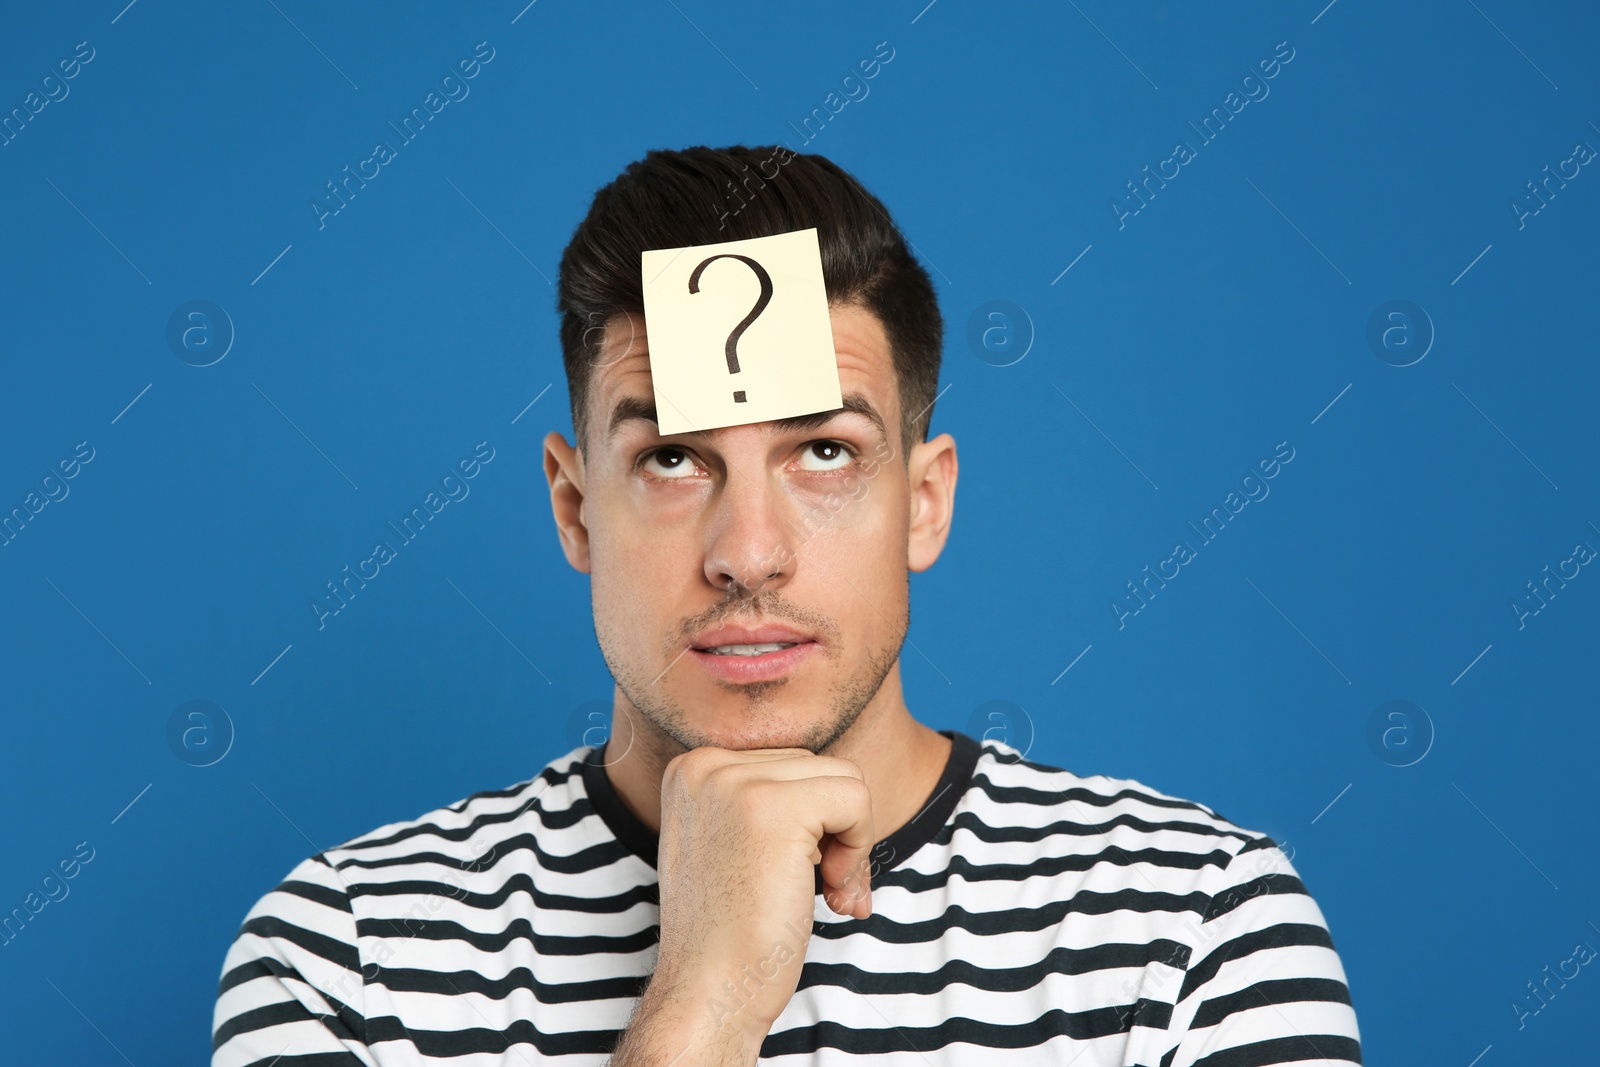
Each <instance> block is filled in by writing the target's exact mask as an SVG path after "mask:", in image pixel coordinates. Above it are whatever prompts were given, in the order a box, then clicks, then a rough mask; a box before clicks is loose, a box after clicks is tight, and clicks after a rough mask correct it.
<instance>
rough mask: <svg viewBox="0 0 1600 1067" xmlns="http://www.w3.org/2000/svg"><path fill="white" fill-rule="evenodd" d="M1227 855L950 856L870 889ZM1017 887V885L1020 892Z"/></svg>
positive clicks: (1220, 861)
mask: <svg viewBox="0 0 1600 1067" xmlns="http://www.w3.org/2000/svg"><path fill="white" fill-rule="evenodd" d="M1227 862H1228V854H1227V853H1226V852H1223V851H1220V850H1218V851H1215V852H1204V853H1201V852H1172V851H1169V850H1166V849H1159V848H1141V849H1127V848H1120V847H1118V846H1116V845H1111V846H1109V847H1107V848H1105V849H1103V850H1102V851H1100V852H1088V853H1077V854H1069V855H1065V856H1044V857H1041V858H1039V859H1036V860H1034V861H1032V862H1030V863H973V862H971V861H969V860H968V859H967V858H966V857H964V856H961V855H954V856H953V857H952V858H951V860H950V862H949V863H948V864H947V865H945V866H944V867H942V868H941V869H939V870H937V871H934V872H933V873H931V874H930V873H925V872H922V871H917V870H912V869H909V868H901V869H899V870H892V871H888V872H880V873H879V874H877V875H874V876H873V880H872V884H873V886H875V887H876V886H895V887H897V888H900V889H905V890H907V891H909V892H913V893H924V892H929V891H931V890H936V889H943V888H945V887H946V886H947V885H948V884H949V883H950V879H951V878H952V877H955V876H959V877H960V878H961V879H963V880H964V881H968V882H991V881H1000V882H1012V883H1017V882H1020V881H1022V880H1023V879H1028V878H1050V877H1056V876H1059V875H1062V874H1066V873H1069V872H1071V873H1082V872H1086V871H1091V870H1093V869H1094V868H1096V867H1098V866H1100V865H1101V864H1107V865H1110V866H1114V867H1131V866H1133V865H1134V864H1136V863H1142V864H1145V865H1148V866H1151V867H1160V868H1162V869H1165V870H1187V871H1193V870H1200V869H1202V868H1205V867H1218V868H1221V867H1225V866H1226V865H1227ZM1021 888H1022V887H1021V886H1017V889H1018V890H1019V891H1020V890H1021Z"/></svg>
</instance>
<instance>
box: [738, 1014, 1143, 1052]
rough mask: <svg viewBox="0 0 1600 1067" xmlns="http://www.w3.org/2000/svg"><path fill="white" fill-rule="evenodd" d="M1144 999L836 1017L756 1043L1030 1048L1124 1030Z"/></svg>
mask: <svg viewBox="0 0 1600 1067" xmlns="http://www.w3.org/2000/svg"><path fill="white" fill-rule="evenodd" d="M1143 1009H1144V1002H1136V1003H1135V1004H1132V1005H1126V1006H1116V1007H1106V1008H1090V1009H1088V1010H1086V1011H1078V1012H1068V1011H1063V1010H1061V1009H1059V1008H1055V1009H1052V1010H1050V1011H1047V1012H1045V1013H1044V1014H1043V1015H1041V1016H1040V1017H1039V1018H1037V1019H1035V1020H1033V1021H1032V1022H1027V1023H1016V1024H1006V1023H989V1022H981V1021H978V1020H974V1019H968V1018H965V1017H964V1016H955V1017H953V1018H950V1019H946V1020H945V1021H944V1022H941V1023H939V1024H937V1025H935V1026H898V1025H888V1026H884V1027H882V1028H874V1029H856V1028H853V1027H848V1026H844V1025H842V1024H840V1023H835V1022H827V1021H824V1022H819V1023H813V1024H812V1025H810V1026H800V1027H795V1028H793V1029H790V1030H783V1031H780V1032H778V1033H774V1034H768V1035H767V1039H766V1040H765V1041H763V1042H762V1043H761V1053H760V1054H761V1055H762V1056H793V1055H797V1054H805V1053H815V1052H817V1051H818V1050H820V1049H824V1048H834V1049H840V1050H841V1051H844V1052H846V1053H850V1054H854V1055H882V1054H885V1053H890V1052H918V1053H922V1054H926V1053H929V1052H932V1051H934V1050H936V1049H941V1048H944V1047H945V1046H946V1045H950V1044H953V1043H955V1042H958V1041H960V1042H966V1043H967V1044H971V1045H977V1046H979V1047H980V1048H992V1049H1024V1048H1033V1047H1035V1046H1037V1045H1041V1044H1043V1043H1044V1042H1046V1041H1048V1040H1050V1039H1051V1038H1054V1037H1061V1036H1066V1037H1070V1038H1071V1039H1072V1040H1074V1041H1092V1040H1094V1039H1095V1038H1098V1037H1106V1036H1109V1035H1111V1034H1121V1033H1127V1032H1128V1031H1129V1030H1130V1028H1131V1020H1132V1019H1133V1018H1135V1017H1140V1018H1141V1023H1140V1025H1143V1021H1142V1019H1143Z"/></svg>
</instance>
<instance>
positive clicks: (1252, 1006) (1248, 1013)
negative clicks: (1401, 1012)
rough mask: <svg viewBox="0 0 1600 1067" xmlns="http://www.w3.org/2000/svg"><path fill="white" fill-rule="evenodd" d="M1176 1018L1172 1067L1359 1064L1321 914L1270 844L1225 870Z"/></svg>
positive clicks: (1247, 851) (1352, 1019) (1250, 847)
mask: <svg viewBox="0 0 1600 1067" xmlns="http://www.w3.org/2000/svg"><path fill="white" fill-rule="evenodd" d="M1219 884H1220V887H1221V888H1220V889H1219V890H1218V891H1217V892H1215V893H1213V894H1212V897H1211V901H1210V903H1209V905H1208V906H1207V908H1206V913H1205V915H1204V917H1203V921H1202V923H1201V925H1200V928H1199V930H1198V931H1197V933H1196V936H1195V944H1194V952H1193V955H1192V956H1191V959H1190V964H1189V967H1188V968H1187V970H1186V972H1185V974H1184V979H1183V986H1182V988H1181V990H1180V991H1179V994H1178V1001H1177V1004H1176V1005H1175V1006H1174V1008H1173V1014H1172V1030H1171V1033H1172V1036H1173V1038H1175V1039H1176V1042H1177V1043H1176V1044H1175V1045H1174V1046H1173V1047H1172V1050H1171V1052H1169V1053H1168V1055H1169V1056H1170V1057H1171V1059H1170V1062H1169V1061H1166V1060H1164V1061H1163V1062H1169V1067H1207V1065H1220V1064H1252V1065H1258V1064H1259V1065H1265V1064H1280V1063H1300V1064H1327V1065H1340V1067H1347V1065H1349V1064H1353V1063H1354V1064H1359V1063H1360V1062H1361V1044H1360V1034H1359V1032H1358V1030H1357V1027H1356V1016H1355V1010H1354V1008H1353V1007H1352V1006H1351V1004H1350V991H1349V988H1348V986H1347V984H1346V981H1345V973H1344V967H1343V965H1342V964H1341V963H1340V962H1339V956H1338V953H1336V952H1335V951H1334V948H1333V940H1332V938H1331V937H1330V936H1329V933H1328V927H1327V923H1326V921H1325V920H1324V919H1323V916H1322V911H1321V909H1319V908H1318V907H1317V904H1316V902H1315V901H1314V900H1312V899H1311V896H1310V895H1309V894H1308V893H1307V892H1306V887H1305V885H1304V884H1303V883H1301V881H1300V878H1299V876H1298V875H1297V874H1296V872H1295V870H1294V867H1293V866H1291V865H1290V863H1289V859H1288V857H1286V856H1285V855H1284V854H1283V852H1282V850H1280V849H1279V848H1278V845H1277V843H1276V842H1274V841H1273V840H1272V839H1271V838H1270V837H1264V836H1263V837H1259V838H1256V839H1254V840H1252V841H1249V842H1247V843H1246V844H1245V846H1244V848H1242V849H1240V850H1239V852H1238V853H1236V854H1235V855H1234V857H1233V859H1232V860H1231V861H1230V862H1229V864H1228V866H1227V867H1226V869H1225V870H1224V872H1223V874H1222V876H1221V881H1220V883H1219Z"/></svg>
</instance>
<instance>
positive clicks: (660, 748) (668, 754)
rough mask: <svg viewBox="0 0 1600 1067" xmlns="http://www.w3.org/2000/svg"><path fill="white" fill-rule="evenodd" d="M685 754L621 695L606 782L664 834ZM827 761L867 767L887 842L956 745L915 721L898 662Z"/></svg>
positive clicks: (877, 822) (878, 828)
mask: <svg viewBox="0 0 1600 1067" xmlns="http://www.w3.org/2000/svg"><path fill="white" fill-rule="evenodd" d="M685 751H687V749H685V748H684V747H683V746H682V745H680V744H678V742H676V741H674V740H673V739H672V738H671V737H668V736H667V735H666V734H665V733H663V732H662V731H661V730H660V729H659V728H657V727H656V726H655V724H654V723H652V722H650V721H649V720H648V719H646V718H645V717H644V716H643V715H641V714H639V711H638V709H637V708H635V707H634V706H633V704H632V703H631V702H630V701H629V700H628V699H627V698H626V697H624V696H623V695H622V693H621V691H620V690H618V691H617V693H616V696H615V698H614V702H613V708H612V714H611V740H610V743H609V744H608V746H607V748H606V760H607V763H606V777H607V778H608V779H610V781H611V787H612V788H613V789H615V790H616V792H617V796H618V797H619V798H620V799H621V800H622V803H623V804H624V805H625V806H626V807H627V808H628V810H629V811H630V812H632V813H633V815H634V816H635V817H636V818H637V819H638V820H639V821H640V822H642V823H643V824H644V825H645V826H648V827H649V828H650V830H651V831H652V832H654V833H658V834H659V833H660V832H661V779H662V776H663V775H664V774H665V773H666V768H667V764H668V763H669V762H671V761H672V759H673V758H674V757H676V756H679V755H681V754H682V753H684V752H685ZM820 754H821V755H826V756H838V757H840V758H842V759H847V760H850V761H851V762H853V763H855V764H856V765H857V766H858V767H860V768H861V773H862V776H863V777H864V778H865V780H866V784H867V789H868V790H869V791H870V792H871V794H872V822H873V828H874V833H875V834H876V839H877V840H879V841H881V840H883V839H884V838H886V837H888V836H889V835H890V834H892V833H894V832H895V831H896V830H898V829H899V828H900V827H902V826H904V825H905V824H906V823H908V822H910V821H911V820H912V819H913V818H914V817H915V816H916V815H917V813H918V812H919V811H920V810H921V809H922V806H923V805H924V804H925V803H927V800H928V795H929V793H931V792H932V791H933V787H934V785H935V784H936V783H937V782H938V780H939V776H940V774H941V773H943V771H944V767H945V762H946V761H947V760H948V758H949V756H950V740H949V739H948V738H946V737H944V736H942V735H940V734H939V733H938V732H937V731H935V730H932V729H930V728H929V727H927V726H924V725H923V724H921V723H919V722H917V721H916V720H915V719H913V718H912V717H911V712H910V711H909V710H908V709H907V708H906V705H905V700H904V698H903V697H902V695H901V689H900V666H899V664H898V663H897V664H895V666H894V667H893V668H892V669H891V670H890V672H889V673H888V675H886V676H885V677H884V680H883V684H882V685H881V686H879V688H878V692H877V693H876V694H875V695H874V696H873V698H872V700H871V702H869V703H868V705H867V706H866V707H865V708H863V709H862V711H861V714H860V715H859V716H857V717H856V720H855V722H853V723H851V724H850V728H849V729H848V730H846V731H845V732H844V733H843V734H841V735H840V736H839V738H838V740H837V741H835V742H834V743H833V744H832V745H830V746H829V747H828V748H827V749H826V750H824V751H823V752H822V753H820Z"/></svg>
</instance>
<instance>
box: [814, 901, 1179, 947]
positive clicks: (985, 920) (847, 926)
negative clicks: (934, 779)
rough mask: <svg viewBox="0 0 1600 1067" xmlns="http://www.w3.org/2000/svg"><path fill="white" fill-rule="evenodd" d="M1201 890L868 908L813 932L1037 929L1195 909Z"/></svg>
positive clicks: (894, 941)
mask: <svg viewBox="0 0 1600 1067" xmlns="http://www.w3.org/2000/svg"><path fill="white" fill-rule="evenodd" d="M1207 899H1208V898H1207V896H1206V894H1204V893H1188V894H1177V893H1160V892H1147V891H1145V890H1142V889H1132V888H1127V889H1119V890H1116V891H1115V892H1110V893H1098V892H1095V891H1093V890H1088V889H1080V890H1079V891H1078V892H1076V893H1074V894H1072V896H1071V898H1070V899H1067V900H1056V901H1051V902H1050V903H1048V904H1044V905H1041V906H1040V907H1037V908H1008V909H1004V910H1000V911H979V912H971V911H968V910H967V909H966V908H963V907H961V906H960V905H954V906H952V907H950V908H947V909H946V910H945V912H944V914H943V915H941V916H939V917H938V918H937V919H925V920H923V921H921V922H909V923H900V922H895V921H893V920H890V919H886V918H884V917H883V916H882V915H881V914H878V913H876V912H874V913H873V914H872V915H869V916H868V917H867V918H865V919H842V920H840V921H839V922H830V923H818V924H817V925H816V927H815V930H814V933H815V935H816V936H817V937H824V938H828V939H829V940H838V939H839V938H843V937H849V936H850V935H852V934H861V933H865V934H866V935H867V936H869V937H872V938H874V939H876V940H879V941H882V942H884V943H885V944H889V945H908V944H924V943H927V942H931V941H937V940H939V939H940V938H941V937H942V936H943V935H944V934H945V933H947V932H948V931H950V930H952V929H961V930H965V931H967V932H969V933H973V934H979V935H983V936H988V935H992V934H1009V933H1017V932H1037V931H1040V930H1046V929H1049V928H1050V927H1052V926H1054V925H1056V924H1057V923H1060V922H1061V921H1062V920H1063V919H1065V918H1066V916H1068V915H1106V914H1109V913H1111V912H1114V911H1134V912H1140V913H1144V914H1148V913H1151V912H1177V913H1184V912H1187V913H1192V914H1195V915H1198V914H1199V913H1200V909H1201V908H1203V907H1205V902H1206V900H1207Z"/></svg>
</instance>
